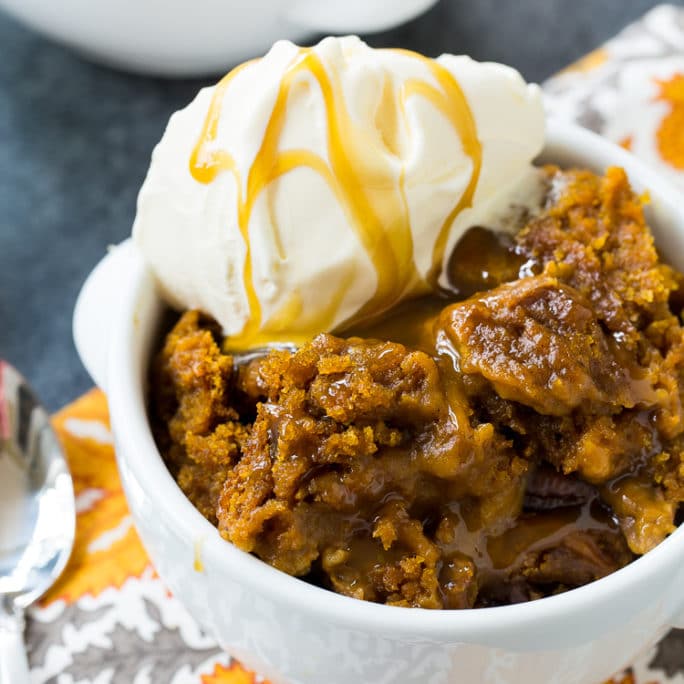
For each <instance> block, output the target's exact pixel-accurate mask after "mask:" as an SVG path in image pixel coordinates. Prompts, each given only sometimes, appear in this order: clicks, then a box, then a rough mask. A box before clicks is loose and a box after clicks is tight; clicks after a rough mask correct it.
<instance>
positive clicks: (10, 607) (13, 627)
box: [0, 359, 76, 684]
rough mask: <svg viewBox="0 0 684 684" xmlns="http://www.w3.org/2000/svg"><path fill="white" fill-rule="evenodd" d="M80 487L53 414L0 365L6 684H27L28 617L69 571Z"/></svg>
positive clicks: (1, 657) (1, 624)
mask: <svg viewBox="0 0 684 684" xmlns="http://www.w3.org/2000/svg"><path fill="white" fill-rule="evenodd" d="M75 523H76V506H75V501H74V488H73V483H72V480H71V475H70V474H69V469H68V466H67V463H66V460H65V459H64V453H63V452H62V448H61V446H60V444H59V441H58V440H57V436H56V435H55V433H54V431H53V430H52V427H51V426H50V421H49V419H48V415H47V412H46V411H45V409H44V408H43V407H42V406H41V405H40V403H39V402H38V400H37V399H36V398H35V395H34V394H33V392H32V391H31V390H30V389H29V387H28V385H27V383H26V380H24V378H23V377H22V376H21V375H20V374H19V372H18V371H17V370H16V369H15V368H13V367H12V366H11V365H10V364H9V363H7V362H6V361H3V360H2V359H0V684H28V682H29V669H28V660H27V657H26V648H25V646H24V641H23V634H24V611H25V610H26V608H27V607H28V606H29V605H31V604H32V603H33V602H34V601H35V600H36V599H38V598H40V597H41V596H42V595H43V594H44V593H45V592H46V591H47V590H48V589H49V588H50V587H51V586H52V584H53V583H54V581H55V580H56V579H57V578H58V577H59V575H60V573H61V572H62V570H63V569H64V566H65V565H66V562H67V560H68V559H69V555H70V553H71V548H72V546H73V543H74V534H75Z"/></svg>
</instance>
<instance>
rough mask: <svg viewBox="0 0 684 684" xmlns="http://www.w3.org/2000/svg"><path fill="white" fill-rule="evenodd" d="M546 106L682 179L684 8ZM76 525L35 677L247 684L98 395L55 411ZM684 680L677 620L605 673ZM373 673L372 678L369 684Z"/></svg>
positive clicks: (649, 683) (676, 683) (611, 46)
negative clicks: (155, 556)
mask: <svg viewBox="0 0 684 684" xmlns="http://www.w3.org/2000/svg"><path fill="white" fill-rule="evenodd" d="M545 90H546V93H547V104H548V109H549V111H550V112H552V113H553V114H555V115H557V116H561V117H565V118H567V119H574V120H576V121H579V122H581V123H582V124H584V125H585V126H587V127H589V128H592V129H594V130H596V131H598V132H600V133H602V134H603V135H605V136H607V137H608V138H610V139H611V140H614V141H617V142H619V143H620V144H622V145H623V146H625V147H627V148H628V149H631V150H632V151H633V152H634V153H635V154H637V155H639V156H641V157H643V158H644V159H646V160H647V161H648V162H649V163H651V164H652V165H654V166H655V167H657V168H658V169H659V170H660V171H661V172H663V173H665V174H667V175H669V176H671V177H672V178H673V179H675V180H676V181H677V182H678V183H680V184H681V185H682V187H684V10H681V9H677V8H675V7H671V6H666V5H663V6H660V7H658V8H656V9H655V10H653V11H652V12H650V13H649V14H647V15H646V16H645V17H643V18H642V19H641V20H640V21H638V22H637V23H636V24H633V25H632V26H630V27H629V28H627V29H626V30H624V31H623V32H622V33H621V34H620V35H619V36H617V37H616V38H615V39H613V40H611V41H610V42H609V43H607V44H606V45H604V46H603V47H602V48H601V49H599V50H597V51H596V52H594V53H592V54H590V55H589V56H587V57H585V58H584V59H583V60H581V61H580V62H579V63H578V64H576V65H574V66H573V67H570V68H569V69H567V70H566V71H564V72H562V73H561V74H559V75H558V76H556V77H554V78H553V79H551V80H550V81H549V82H547V83H546V85H545ZM54 423H55V427H56V429H57V431H58V434H59V435H60V437H61V439H62V442H63V444H64V446H65V448H66V452H67V456H68V458H69V463H70V466H71V470H72V473H73V475H74V484H75V488H76V496H77V505H78V525H77V534H76V545H75V548H74V553H73V556H72V558H71V561H70V563H69V566H68V567H67V570H66V571H65V573H64V575H63V576H62V578H61V580H60V581H59V583H58V584H57V585H56V586H55V587H54V588H53V590H52V591H51V592H50V594H48V595H47V596H46V597H45V598H44V600H43V601H42V602H41V604H40V605H38V606H36V607H35V608H34V609H32V610H31V612H30V616H29V618H30V619H29V621H28V633H27V639H28V644H29V659H30V663H31V668H32V680H33V683H34V684H47V683H50V684H222V683H224V684H255V683H256V682H257V681H260V680H259V678H258V677H257V676H256V675H254V674H252V673H249V672H247V671H245V670H244V669H242V668H241V667H240V666H239V664H237V663H235V662H232V661H231V660H230V658H229V657H228V656H227V655H225V654H224V653H222V652H221V651H220V650H219V649H218V647H217V645H216V643H215V642H214V641H213V640H212V639H211V638H210V637H209V636H207V635H206V634H204V633H203V632H202V631H201V630H200V629H199V628H198V627H197V625H196V624H195V623H194V622H193V621H192V619H191V618H190V616H189V615H188V614H187V613H186V612H185V610H184V609H183V607H182V606H181V605H180V604H179V603H178V601H177V600H176V599H174V598H173V596H171V595H170V594H169V592H168V591H167V590H166V589H165V587H164V585H163V584H162V583H161V581H160V580H159V579H158V577H157V576H156V574H155V572H154V569H153V568H152V566H151V565H150V562H149V559H148V558H147V556H146V554H145V551H144V549H143V547H142V545H141V544H140V541H139V539H138V537H137V535H136V532H135V530H134V528H133V524H132V520H131V516H130V514H129V512H128V509H127V507H126V501H125V498H124V495H123V491H122V489H121V484H120V482H119V479H118V475H117V471H116V464H115V460H114V452H113V448H112V437H111V433H110V431H109V423H108V416H107V405H106V401H105V398H104V396H103V395H102V394H101V393H100V392H98V391H96V390H93V391H92V392H90V393H88V394H86V395H85V396H83V397H82V398H81V399H79V400H78V401H76V402H75V403H73V404H71V405H70V406H67V407H66V408H65V409H64V410H62V411H61V412H60V413H59V414H57V415H56V416H55V418H54ZM668 683H669V684H684V630H678V631H674V632H672V633H671V634H670V635H669V636H668V637H666V638H665V639H664V640H663V641H662V642H661V643H660V644H659V645H658V646H656V647H655V648H654V649H652V650H651V651H650V652H649V653H646V654H645V655H644V656H642V657H641V658H640V659H639V660H638V661H637V662H636V663H635V664H634V665H633V667H632V668H631V669H630V670H629V671H628V672H626V673H623V674H621V675H618V676H617V677H616V678H615V679H614V680H613V684H668ZM369 684H372V683H369Z"/></svg>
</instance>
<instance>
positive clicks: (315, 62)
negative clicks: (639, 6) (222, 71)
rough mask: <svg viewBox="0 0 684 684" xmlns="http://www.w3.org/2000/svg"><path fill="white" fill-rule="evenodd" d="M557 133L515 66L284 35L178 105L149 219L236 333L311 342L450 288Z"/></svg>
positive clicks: (159, 262) (190, 302)
mask: <svg viewBox="0 0 684 684" xmlns="http://www.w3.org/2000/svg"><path fill="white" fill-rule="evenodd" d="M543 141H544V114H543V109H542V104H541V98H540V93H539V90H538V88H537V87H536V86H534V85H527V84H526V83H525V82H524V81H523V79H522V78H521V76H520V75H519V74H518V73H517V72H516V71H514V70H513V69H510V68H508V67H505V66H502V65H499V64H489V63H478V62H475V61H473V60H471V59H470V58H468V57H456V56H453V55H442V56H441V57H439V58H438V59H437V60H434V61H433V60H428V59H427V58H424V57H422V56H420V55H417V54H415V53H409V52H406V51H402V50H376V49H372V48H370V47H368V46H367V45H366V44H365V43H363V42H362V41H361V40H359V39H358V38H356V37H345V38H326V39H325V40H323V41H321V42H320V43H319V44H318V45H316V46H315V47H313V48H308V49H303V48H299V47H297V46H295V45H293V44H292V43H289V42H279V43H276V44H275V45H274V46H273V48H272V49H271V50H270V52H269V53H268V54H267V55H266V56H265V57H263V58H262V59H259V60H255V61H253V62H249V63H247V64H245V65H243V66H242V67H239V68H238V69H237V70H235V71H233V72H232V73H231V74H229V76H227V77H226V78H225V79H224V80H223V81H222V82H221V83H219V84H218V85H217V86H215V87H212V88H206V89H204V90H201V91H200V92H199V94H198V95H197V97H196V98H195V100H194V101H193V102H191V103H190V104H189V105H188V106H187V107H186V108H185V109H183V110H181V111H179V112H176V113H175V114H174V115H173V116H172V117H171V119H170V121H169V124H168V127H167V129H166V132H165V133H164V136H163V137H162V139H161V141H160V143H159V144H158V145H157V147H156V148H155V150H154V153H153V155H152V163H151V166H150V169H149V172H148V174H147V178H146V180H145V182H144V184H143V186H142V189H141V191H140V195H139V198H138V211H137V216H136V220H135V224H134V227H133V236H134V239H135V242H136V243H137V245H138V246H139V248H140V249H141V250H142V253H143V255H144V257H145V259H146V261H147V262H148V264H149V266H150V267H151V269H152V271H153V273H154V274H155V276H156V278H157V280H158V283H159V285H160V287H161V290H162V293H163V295H164V296H165V297H166V299H167V300H168V301H169V303H170V304H171V305H173V306H175V307H177V308H182V309H187V308H198V309H201V310H203V311H205V312H206V313H208V314H210V315H211V316H213V317H214V318H215V319H216V320H217V321H218V322H219V323H220V324H221V326H222V327H223V330H224V332H225V334H226V335H228V336H229V337H230V341H231V342H232V343H234V346H235V347H237V348H248V347H252V346H259V345H261V344H265V343H269V342H278V341H280V342H282V341H292V342H299V341H301V340H302V339H304V338H307V337H310V336H311V335H313V334H315V333H318V332H321V331H323V330H335V329H336V328H339V327H340V326H342V325H344V324H345V322H348V321H350V320H352V319H354V318H359V317H366V316H370V315H373V314H377V313H380V312H381V311H383V310H385V309H387V308H389V307H390V306H392V305H393V304H395V303H397V302H398V301H399V300H400V299H402V298H406V297H410V296H415V295H418V294H421V293H424V292H426V291H428V290H429V289H430V288H431V287H434V286H435V285H436V278H437V277H438V276H439V273H440V271H441V269H442V266H443V264H444V262H445V260H446V258H448V254H449V252H450V250H451V247H452V246H453V245H454V244H455V243H456V241H457V240H458V239H459V238H460V236H461V235H462V234H463V232H464V231H465V230H466V229H467V228H468V227H470V226H472V225H475V224H480V225H488V219H489V218H491V217H493V216H495V215H499V214H501V211H502V207H505V205H506V204H507V203H508V202H509V201H511V198H512V197H514V196H516V194H519V193H520V188H521V187H523V186H525V183H528V181H529V178H530V175H531V174H532V173H533V172H532V167H531V161H532V159H533V158H534V157H535V156H536V155H537V154H538V153H539V151H540V150H541V147H542V145H543Z"/></svg>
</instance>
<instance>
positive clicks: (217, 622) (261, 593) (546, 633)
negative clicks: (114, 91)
mask: <svg viewBox="0 0 684 684" xmlns="http://www.w3.org/2000/svg"><path fill="white" fill-rule="evenodd" d="M544 160H545V161H553V162H556V163H559V164H561V165H569V164H574V165H581V166H584V167H588V168H592V169H595V170H603V169H604V168H605V167H606V166H608V165H619V166H623V167H624V168H625V169H626V170H627V172H628V174H629V177H630V179H631V181H632V183H633V185H634V186H635V188H636V189H637V191H641V190H645V189H648V190H649V192H650V193H651V197H652V204H651V206H650V207H649V208H648V219H649V221H650V223H651V226H652V227H653V230H654V232H655V234H656V240H657V243H658V245H659V247H660V249H661V251H662V252H663V254H665V256H666V258H667V259H668V260H669V261H670V262H672V263H673V264H674V265H675V266H678V267H679V268H681V269H684V211H683V210H682V204H683V202H682V199H683V198H682V195H681V194H680V193H679V192H678V191H677V190H675V189H673V188H672V187H671V186H669V185H668V184H667V183H666V182H665V181H664V180H663V179H661V178H659V177H658V176H656V175H654V174H653V173H652V172H651V171H649V170H648V169H647V168H645V167H644V166H643V165H642V164H641V163H640V162H639V161H637V160H636V159H635V158H634V157H632V156H631V155H630V154H628V153H626V152H625V151H623V150H621V149H620V148H618V147H616V146H615V145H612V144H611V143H608V142H606V141H605V140H603V139H602V138H599V137H598V136H596V135H594V134H592V133H589V132H587V131H584V130H583V129H580V128H578V127H576V126H572V125H568V124H559V123H551V124H550V126H549V130H548V134H547V145H546V148H545V152H544ZM163 310H164V305H163V304H162V302H161V301H160V299H159V296H158V295H157V293H156V291H155V287H154V284H153V280H152V278H151V276H150V274H149V273H148V271H147V270H146V268H145V266H144V264H143V263H142V261H141V259H140V257H139V256H138V254H137V252H136V250H135V249H134V247H133V246H132V245H131V244H130V242H127V243H124V244H123V245H121V246H120V247H118V248H116V249H115V250H114V251H113V252H112V253H111V254H110V255H109V256H107V257H106V258H105V259H104V260H103V262H101V263H100V265H99V266H98V267H97V268H96V269H95V271H94V272H93V273H92V274H91V276H90V278H89V279H88V281H87V282H86V284H85V286H84V288H83V291H82V292H81V295H80V297H79V301H78V303H77V306H76V312H75V327H74V332H75V339H76V344H77V347H78V350H79V353H80V354H81V357H82V359H83V361H84V363H85V365H86V367H87V368H88V370H89V371H90V372H91V374H92V376H93V377H94V378H95V380H96V381H97V383H98V384H99V385H100V386H101V387H103V388H104V389H105V390H106V392H107V396H108V399H109V407H110V412H111V418H112V425H113V431H114V437H115V442H116V451H117V458H118V463H119V469H120V472H121V477H122V480H123V484H124V488H125V490H126V495H127V497H128V503H129V506H130V508H131V512H132V514H133V518H134V520H135V524H136V527H137V529H138V531H139V533H140V536H141V537H142V540H143V542H144V544H145V547H146V548H147V550H148V552H149V554H150V557H151V558H152V560H153V562H154V564H155V566H156V568H157V570H158V572H159V574H160V576H161V577H162V579H163V580H164V581H165V582H166V583H167V585H168V586H169V588H170V589H171V591H172V592H173V593H174V595H175V596H177V597H178V598H179V599H180V600H181V601H182V602H183V603H184V604H185V606H186V607H187V608H188V610H189V611H190V613H191V614H192V615H193V616H194V618H195V619H196V620H197V621H198V622H199V624H200V625H201V626H202V627H203V628H204V629H206V630H207V631H208V632H209V633H210V634H212V635H213V636H215V637H216V639H217V640H218V641H219V642H220V644H221V645H222V646H223V647H224V648H225V649H226V650H227V651H228V652H229V653H231V654H232V655H235V656H236V657H237V658H239V659H240V660H242V662H243V663H245V665H247V666H248V667H251V668H254V669H256V670H257V671H258V672H260V673H261V674H263V675H264V676H266V677H268V678H269V679H271V680H272V681H273V682H274V683H280V682H283V683H284V682H287V683H288V684H314V682H315V683H318V682H320V681H326V682H328V683H329V684H349V683H350V682H372V683H373V684H390V683H391V684H425V683H426V682H429V683H430V684H446V683H447V682H452V683H453V682H461V683H470V682H497V683H506V682H525V684H549V682H553V683H554V684H570V683H579V682H586V683H589V684H596V683H598V682H600V681H602V680H603V679H605V678H607V677H608V676H610V675H611V674H613V673H615V672H616V671H618V670H619V669H620V668H622V667H623V666H625V665H626V664H628V663H629V662H630V660H631V659H632V658H633V657H634V656H635V655H636V654H637V653H638V652H640V651H641V650H642V649H644V648H645V647H646V646H648V645H650V644H651V643H652V642H653V641H654V640H656V639H658V638H659V637H660V636H662V635H663V634H664V633H665V632H666V631H667V630H668V629H669V628H671V627H672V626H675V625H680V626H682V627H684V529H679V530H677V531H676V532H675V533H674V534H672V535H671V536H670V537H669V538H668V539H667V540H665V541H664V542H663V543H662V544H660V545H659V546H658V547H657V548H656V549H654V550H653V551H651V552H650V553H648V554H646V555H645V556H643V557H642V558H640V559H638V560H636V561H635V562H634V563H632V564H631V565H629V566H627V567H626V568H623V569H622V570H619V571H618V572H616V573H613V574H612V575H610V576H609V577H606V578H604V579H601V580H599V581H597V582H594V583H592V584H589V585H586V586H584V587H581V588H579V589H574V590H572V591H569V592H567V593H565V594H561V595H558V596H553V597H550V598H544V599H541V600H539V601H533V602H531V603H525V604H520V605H512V606H504V607H498V608H482V609H477V610H462V611H449V610H444V611H428V610H422V609H416V608H397V607H391V606H384V605H377V604H373V603H367V602H364V601H358V600H355V599H351V598H347V597H344V596H340V595H337V594H334V593H332V592H329V591H326V590H324V589H320V588H318V587H315V586H312V585H310V584H307V583H306V582H303V581H301V580H298V579H295V578H293V577H290V576H288V575H286V574H284V573H281V572H279V571H277V570H275V569H273V568H271V567H270V566H268V565H267V564H265V563H263V562H261V561H260V560H258V559H257V558H255V557H253V556H251V555H249V554H246V553H244V552H242V551H240V550H239V549H237V548H236V547H234V546H233V545H231V544H230V543H228V542H226V541H224V540H223V539H222V538H221V537H220V536H219V534H218V532H217V531H216V529H215V528H214V527H213V526H212V525H210V524H209V523H208V522H207V521H206V520H205V519H204V518H203V517H202V516H201V515H200V514H199V513H198V512H197V510H195V508H194V507H193V505H192V504H191V503H190V502H189V500H188V499H186V498H185V496H184V495H183V493H182V492H181V490H180V489H179V488H178V486H177V485H176V483H175V482H174V480H173V478H172V477H171V475H170V474H169V472H168V471H167V469H166V467H165V465H164V463H163V462H162V459H161V457H160V455H159V452H158V451H157V447H156V445H155V443H154V440H153V439H152V435H151V433H150V427H149V424H148V419H147V414H146V410H145V406H146V398H145V384H146V382H145V381H146V377H147V370H148V365H149V360H150V356H151V353H152V351H153V346H154V345H155V344H156V343H157V342H158V341H159V334H160V331H159V328H158V324H159V320H160V316H161V314H162V312H163ZM196 554H199V557H200V559H201V565H202V566H203V570H202V571H201V572H198V571H197V570H195V569H194V567H193V566H194V562H195V559H196Z"/></svg>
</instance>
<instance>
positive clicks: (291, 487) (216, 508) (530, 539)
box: [151, 167, 684, 608]
mask: <svg viewBox="0 0 684 684" xmlns="http://www.w3.org/2000/svg"><path fill="white" fill-rule="evenodd" d="M545 174H546V177H547V183H548V191H547V195H546V200H545V206H544V207H543V208H542V210H541V212H540V213H539V214H538V215H536V216H534V217H532V218H529V219H527V221H526V223H525V225H523V226H522V227H521V229H520V230H519V231H518V232H517V234H516V235H515V237H514V238H513V239H511V240H509V242H508V243H507V244H506V245H505V248H504V249H503V251H502V252H501V251H500V253H497V258H496V259H493V260H491V259H490V262H489V263H488V267H487V269H483V268H482V263H479V262H478V259H472V258H469V259H463V260H460V261H459V259H458V258H453V259H452V260H451V262H450V266H449V268H450V270H451V271H452V273H451V276H452V278H451V280H452V282H456V281H458V282H468V283H469V288H470V289H471V290H472V291H473V292H475V294H472V296H470V297H469V298H467V299H463V300H461V301H458V296H457V295H456V294H454V295H453V296H452V297H451V301H448V300H445V302H444V306H443V307H442V310H441V311H440V312H438V313H437V314H436V315H434V316H432V317H431V318H429V319H425V320H421V321H420V326H421V331H426V332H425V334H422V335H421V340H423V342H422V343H421V344H420V345H418V346H419V348H412V347H408V346H405V345H404V344H401V343H400V342H398V341H394V340H379V339H363V338H359V337H352V338H348V339H343V338H341V337H335V336H332V335H328V334H322V335H319V336H318V337H316V338H314V339H313V340H312V341H311V342H310V343H308V344H307V345H305V346H303V347H301V348H300V349H298V350H297V351H295V352H291V351H273V352H271V353H269V354H268V355H267V356H265V357H263V358H258V359H256V360H254V361H252V362H250V363H248V364H246V365H240V366H237V365H236V364H234V362H233V359H232V357H231V356H230V355H228V354H225V353H223V352H222V349H221V347H222V341H223V340H222V336H221V333H220V330H219V329H218V328H217V326H216V325H215V324H214V323H213V322H212V321H211V320H209V319H207V318H206V317H204V316H203V315H202V314H201V313H199V312H197V311H188V312H186V313H184V314H183V315H182V316H181V317H180V319H179V320H178V322H177V323H176V324H175V326H174V327H173V329H172V330H171V331H170V332H169V333H168V334H167V336H166V338H165V340H164V344H163V347H162V349H161V351H160V352H159V353H158V355H157V356H156V358H155V361H154V364H153V370H152V379H151V380H152V398H151V415H152V423H153V427H154V431H155V436H156V439H157V442H158V444H159V447H160V450H161V452H162V454H163V456H164V458H165V460H166V462H167V464H168V466H169V468H170V470H171V472H172V474H173V476H174V477H175V478H176V480H177V482H178V484H179V486H180V487H181V488H182V490H183V491H184V492H185V493H186V495H187V496H188V497H189V498H190V500H191V501H192V502H193V504H194V505H195V506H196V507H197V508H198V510H199V511H200V512H201V513H202V514H203V515H204V516H205V517H206V518H207V519H208V520H209V521H210V522H212V523H213V524H215V525H216V526H217V527H218V529H219V531H220V533H221V535H222V536H223V537H225V538H226V539H227V540H229V541H231V542H233V543H234V544H236V545H237V546H238V547H240V548H241V549H244V550H245V551H249V552H252V553H254V554H256V555H257V556H258V557H259V558H261V559H263V560H264V561H266V562H268V563H270V564H271V565H273V566H274V567H276V568H278V569H280V570H282V571H284V572H287V573H290V574H292V575H296V576H300V577H305V578H307V579H308V580H310V581H313V582H315V583H317V584H321V585H323V586H326V587H328V588H330V589H333V590H334V591H337V592H339V593H342V594H346V595H348V596H353V597H356V598H360V599H365V600H370V601H377V602H381V603H388V604H393V605H402V606H420V607H425V608H469V607H476V606H485V605H500V604H506V603H513V602H519V601H525V600H530V599H534V598H538V597H541V596H546V595H549V594H553V593H557V592H560V591H564V590H566V589H569V588H572V587H575V586H579V585H582V584H585V583H587V582H590V581H593V580H595V579H597V578H600V577H602V576H604V575H606V574H609V573H610V572H613V571H615V570H617V569H619V568H620V567H622V566H624V565H625V564H627V563H629V562H630V561H631V560H632V559H633V558H634V557H635V556H636V555H639V554H643V553H645V552H647V551H649V550H650V549H652V548H653V547H654V546H656V545H657V544H658V543H660V542H661V541H662V540H663V539H664V538H665V537H666V536H667V535H668V534H669V533H670V532H672V531H673V530H674V529H675V523H676V516H677V510H678V506H679V505H680V503H681V502H682V501H684V434H683V433H684V422H683V420H682V404H681V399H682V395H681V388H682V387H683V386H684V384H683V379H682V368H683V366H684V356H683V351H684V337H683V334H682V327H681V322H680V318H679V314H680V311H681V308H682V301H683V300H682V293H681V290H680V285H681V284H682V282H683V278H682V276H681V275H680V274H679V273H677V272H676V271H674V270H673V269H672V268H671V267H669V266H668V265H666V264H663V263H662V262H661V261H660V260H659V257H658V254H657V253H656V250H655V246H654V243H653V238H652V235H651V233H650V230H649V229H648V227H647V225H646V223H645V221H644V216H643V210H642V198H639V197H637V196H636V195H635V194H634V193H633V192H632V190H631V188H630V187H629V183H628V181H627V178H626V176H625V174H624V172H623V171H622V170H621V169H619V168H612V169H609V170H608V171H607V173H606V175H605V176H597V175H595V174H593V173H591V172H588V171H583V170H570V171H560V170H559V169H557V168H554V167H548V168H546V169H545ZM485 228H486V227H485ZM477 230H479V231H482V228H478V229H477ZM457 256H458V248H457V250H456V257H457ZM478 283H479V284H480V285H481V287H479V288H478V287H477V286H478ZM478 289H479V291H478ZM468 294H470V293H468ZM411 324H415V322H412V323H411ZM407 325H408V323H407Z"/></svg>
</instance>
